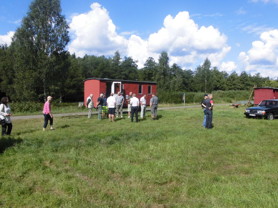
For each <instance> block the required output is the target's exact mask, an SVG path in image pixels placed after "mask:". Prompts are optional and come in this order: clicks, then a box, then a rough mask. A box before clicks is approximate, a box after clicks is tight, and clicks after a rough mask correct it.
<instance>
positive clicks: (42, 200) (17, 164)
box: [0, 106, 278, 208]
mask: <svg viewBox="0 0 278 208" xmlns="http://www.w3.org/2000/svg"><path fill="white" fill-rule="evenodd" d="M159 115H160V118H159V120H156V121H153V120H151V119H150V117H148V118H147V119H146V120H144V121H141V122H139V123H131V122H130V120H128V119H122V120H118V121H117V122H115V123H111V122H109V121H108V120H102V121H98V120H97V119H96V117H93V118H92V119H87V118H86V117H64V118H57V119H55V121H54V122H55V127H56V130H54V131H50V130H49V131H46V132H42V128H41V126H42V120H25V121H22V120H18V121H14V131H13V137H12V138H10V139H8V138H5V139H4V140H3V139H2V140H0V141H4V142H2V143H0V144H3V145H4V146H5V148H3V151H2V152H3V153H2V154H0V168H1V172H0V207H113V208H114V207H190V208H191V207H219V208H220V207H221V208H223V207H258V208H259V207H260V208H261V207H277V204H278V189H277V186H278V182H277V181H278V180H277V179H278V175H277V172H278V163H277V159H278V140H277V124H278V120H274V121H267V120H259V119H245V118H244V117H243V109H242V108H239V109H232V108H229V107H226V106H225V107H217V108H215V111H214V125H215V128H214V129H211V130H206V129H203V128H202V127H201V123H202V117H203V114H202V110H201V109H182V110H177V109H176V110H169V111H160V112H159ZM8 141H10V142H8Z"/></svg>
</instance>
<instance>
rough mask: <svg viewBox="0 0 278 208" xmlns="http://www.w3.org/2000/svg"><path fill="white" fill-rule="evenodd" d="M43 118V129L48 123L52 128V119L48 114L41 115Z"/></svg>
mask: <svg viewBox="0 0 278 208" xmlns="http://www.w3.org/2000/svg"><path fill="white" fill-rule="evenodd" d="M43 116H44V124H43V128H46V127H47V124H48V121H50V126H52V125H53V118H52V117H51V116H50V115H49V114H43Z"/></svg>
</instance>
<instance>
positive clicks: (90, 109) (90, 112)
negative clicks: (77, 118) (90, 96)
mask: <svg viewBox="0 0 278 208" xmlns="http://www.w3.org/2000/svg"><path fill="white" fill-rule="evenodd" d="M88 109H89V112H88V118H91V117H92V111H93V109H92V108H88Z"/></svg>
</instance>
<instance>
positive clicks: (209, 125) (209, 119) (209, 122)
mask: <svg viewBox="0 0 278 208" xmlns="http://www.w3.org/2000/svg"><path fill="white" fill-rule="evenodd" d="M206 128H207V129H211V128H212V110H208V109H207V110H206Z"/></svg>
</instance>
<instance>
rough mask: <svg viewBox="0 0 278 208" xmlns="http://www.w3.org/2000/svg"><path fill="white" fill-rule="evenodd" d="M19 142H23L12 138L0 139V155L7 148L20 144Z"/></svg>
mask: <svg viewBox="0 0 278 208" xmlns="http://www.w3.org/2000/svg"><path fill="white" fill-rule="evenodd" d="M21 142H23V140H22V139H20V138H19V139H15V138H13V137H6V138H5V137H4V138H3V137H2V138H0V154H2V153H4V152H5V150H6V149H8V148H9V147H13V146H15V145H16V144H20V143H21Z"/></svg>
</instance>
